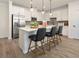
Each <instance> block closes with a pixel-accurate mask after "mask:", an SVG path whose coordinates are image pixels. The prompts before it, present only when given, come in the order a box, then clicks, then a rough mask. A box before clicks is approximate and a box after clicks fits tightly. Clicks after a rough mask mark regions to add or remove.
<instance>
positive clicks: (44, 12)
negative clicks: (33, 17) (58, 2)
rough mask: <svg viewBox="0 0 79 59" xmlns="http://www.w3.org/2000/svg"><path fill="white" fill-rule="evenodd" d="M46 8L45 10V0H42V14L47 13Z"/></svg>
mask: <svg viewBox="0 0 79 59" xmlns="http://www.w3.org/2000/svg"><path fill="white" fill-rule="evenodd" d="M44 8H45V6H44V0H42V12H41V13H42V14H44V13H45V11H44Z"/></svg>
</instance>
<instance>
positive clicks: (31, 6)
mask: <svg viewBox="0 0 79 59" xmlns="http://www.w3.org/2000/svg"><path fill="white" fill-rule="evenodd" d="M31 8H33V6H32V0H31Z"/></svg>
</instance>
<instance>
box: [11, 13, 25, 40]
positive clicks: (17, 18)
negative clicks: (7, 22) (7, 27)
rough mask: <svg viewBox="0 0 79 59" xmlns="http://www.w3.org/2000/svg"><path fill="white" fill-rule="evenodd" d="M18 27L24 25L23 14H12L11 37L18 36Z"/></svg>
mask: <svg viewBox="0 0 79 59" xmlns="http://www.w3.org/2000/svg"><path fill="white" fill-rule="evenodd" d="M19 27H25V16H24V15H14V14H13V15H12V38H13V39H16V38H19Z"/></svg>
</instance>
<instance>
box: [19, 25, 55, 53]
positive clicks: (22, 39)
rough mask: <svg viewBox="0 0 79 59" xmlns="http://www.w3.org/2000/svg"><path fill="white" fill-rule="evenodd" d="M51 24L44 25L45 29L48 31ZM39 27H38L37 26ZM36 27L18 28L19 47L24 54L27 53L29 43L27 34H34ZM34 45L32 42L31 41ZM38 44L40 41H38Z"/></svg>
mask: <svg viewBox="0 0 79 59" xmlns="http://www.w3.org/2000/svg"><path fill="white" fill-rule="evenodd" d="M52 26H54V25H51V26H46V31H50V29H51V28H52ZM38 28H40V27H38ZM38 28H31V27H30V26H26V27H22V28H19V41H18V42H19V47H20V48H21V50H22V52H23V53H24V54H26V53H28V48H29V44H30V39H29V35H32V34H36V32H37V30H38ZM32 45H34V43H32ZM39 45H40V43H39Z"/></svg>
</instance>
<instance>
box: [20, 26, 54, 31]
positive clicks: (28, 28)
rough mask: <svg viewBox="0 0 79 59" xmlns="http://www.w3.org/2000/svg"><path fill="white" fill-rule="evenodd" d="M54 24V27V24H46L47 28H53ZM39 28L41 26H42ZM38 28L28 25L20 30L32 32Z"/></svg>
mask: <svg viewBox="0 0 79 59" xmlns="http://www.w3.org/2000/svg"><path fill="white" fill-rule="evenodd" d="M52 26H53V27H54V25H48V26H46V28H47V29H49V28H52ZM38 28H40V26H39V27H38ZM38 28H31V27H30V26H26V27H20V28H19V30H24V31H27V32H31V31H36V30H37V29H38Z"/></svg>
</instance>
